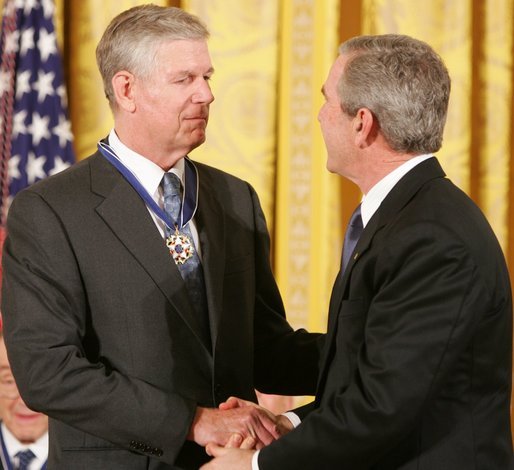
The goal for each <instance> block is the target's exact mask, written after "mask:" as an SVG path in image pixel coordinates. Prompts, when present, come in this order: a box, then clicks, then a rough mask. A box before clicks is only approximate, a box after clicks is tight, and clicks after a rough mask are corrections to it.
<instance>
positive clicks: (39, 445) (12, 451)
mask: <svg viewBox="0 0 514 470" xmlns="http://www.w3.org/2000/svg"><path fill="white" fill-rule="evenodd" d="M1 427H2V434H3V436H4V442H5V448H6V449H7V453H8V454H9V458H10V459H11V461H12V459H13V457H14V456H15V455H16V454H17V453H18V452H20V451H21V450H27V449H30V450H31V451H32V452H34V455H35V456H36V458H37V459H38V460H39V461H40V462H42V463H44V462H46V460H47V458H48V433H47V432H46V433H45V434H43V435H42V436H41V437H40V438H39V439H38V440H37V441H35V442H32V443H31V444H29V445H27V444H22V443H21V442H20V441H18V439H16V437H14V435H13V434H12V433H11V431H9V429H7V427H6V425H5V423H2V424H1Z"/></svg>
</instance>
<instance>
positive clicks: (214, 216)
mask: <svg viewBox="0 0 514 470" xmlns="http://www.w3.org/2000/svg"><path fill="white" fill-rule="evenodd" d="M197 167H198V173H199V184H200V187H199V195H198V201H199V202H198V211H197V214H196V216H195V221H196V227H197V229H198V237H199V239H200V246H201V247H202V266H203V272H204V278H205V289H206V294H207V302H208V307H209V324H210V328H211V338H212V345H213V350H214V347H215V345H216V339H217V336H218V331H219V322H220V319H221V314H222V311H221V309H222V293H223V279H224V276H223V273H224V272H225V257H226V256H225V223H224V222H225V220H224V218H223V211H222V209H221V206H220V204H219V202H218V200H217V199H216V193H217V192H218V191H219V190H220V188H215V187H213V186H212V185H211V184H209V182H208V180H207V178H203V177H202V175H203V174H204V172H203V169H202V167H201V166H199V165H198V166H197Z"/></svg>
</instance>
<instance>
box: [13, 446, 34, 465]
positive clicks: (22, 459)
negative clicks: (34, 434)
mask: <svg viewBox="0 0 514 470" xmlns="http://www.w3.org/2000/svg"><path fill="white" fill-rule="evenodd" d="M15 457H17V458H18V466H17V467H16V469H17V470H27V469H28V468H29V465H30V462H32V461H33V460H34V459H35V458H36V456H35V455H34V452H32V451H31V450H30V449H27V450H22V451H20V452H18V453H17V454H16V455H15Z"/></svg>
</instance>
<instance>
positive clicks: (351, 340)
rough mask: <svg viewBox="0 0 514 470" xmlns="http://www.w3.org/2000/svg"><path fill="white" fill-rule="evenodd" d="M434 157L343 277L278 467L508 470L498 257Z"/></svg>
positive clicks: (415, 173)
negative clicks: (309, 402) (304, 402)
mask: <svg viewBox="0 0 514 470" xmlns="http://www.w3.org/2000/svg"><path fill="white" fill-rule="evenodd" d="M444 176H445V175H444V173H443V170H442V169H441V167H440V166H439V164H438V162H437V160H436V159H429V160H427V161H425V162H423V163H421V164H420V165H418V166H417V167H415V168H414V169H413V170H411V171H410V172H409V173H408V174H407V175H405V176H404V177H403V178H402V179H401V180H400V181H399V183H398V184H397V185H396V186H395V187H394V188H393V190H392V191H391V192H390V193H389V194H388V196H387V197H386V198H385V200H384V201H383V203H382V205H381V206H380V208H379V209H378V211H377V212H376V213H375V215H374V216H373V217H372V219H371V220H370V222H369V224H368V225H367V226H366V228H365V230H364V232H363V234H362V236H361V238H360V240H359V242H358V244H357V247H356V249H355V252H354V257H353V258H354V259H352V260H351V261H350V264H349V265H348V268H347V271H346V272H345V274H344V275H341V274H339V276H338V277H337V279H336V282H335V285H334V289H333V292H332V298H331V303H330V312H329V324H328V331H329V332H328V337H327V343H326V347H325V352H324V359H323V360H322V362H323V365H322V372H321V375H320V379H319V384H318V391H317V395H316V402H315V404H314V406H311V407H310V409H309V410H305V409H304V410H299V412H300V414H302V415H305V412H306V411H310V413H308V415H307V416H306V417H305V419H304V420H303V421H302V424H301V425H300V426H299V427H298V428H297V429H296V430H295V431H294V432H292V433H290V434H289V435H287V436H286V437H284V438H283V439H280V440H279V441H278V442H276V443H273V444H272V445H271V446H269V447H268V448H265V449H263V450H262V451H261V454H260V455H259V465H260V469H261V470H268V469H280V470H287V469H296V468H301V469H316V470H318V469H349V470H350V469H351V470H360V469H376V470H392V469H395V470H396V469H402V470H479V469H480V470H485V469H491V470H492V469H495V470H500V469H510V468H511V465H512V441H511V433H510V424H509V401H510V389H511V347H512V318H511V317H512V304H511V292H510V284H509V276H508V273H507V268H506V265H505V261H504V257H503V254H502V251H501V249H500V247H499V245H498V242H497V240H496V238H495V236H494V234H493V232H492V230H491V228H490V226H489V224H488V223H487V221H486V220H485V218H484V217H483V215H482V213H481V212H480V210H479V209H478V208H477V207H476V206H475V204H473V202H472V201H471V200H470V199H469V198H468V197H467V196H466V195H465V194H464V193H463V192H461V191H460V190H459V189H458V188H457V187H455V186H454V185H453V184H452V183H451V182H450V181H449V180H448V179H446V178H444Z"/></svg>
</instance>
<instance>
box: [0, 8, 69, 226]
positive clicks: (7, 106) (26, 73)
mask: <svg viewBox="0 0 514 470" xmlns="http://www.w3.org/2000/svg"><path fill="white" fill-rule="evenodd" d="M54 12H55V5H54V2H53V0H6V2H5V7H4V12H3V17H2V34H1V39H0V51H1V64H0V152H1V155H0V156H1V160H0V177H1V181H0V184H1V196H2V201H1V202H2V206H1V207H2V211H1V215H0V229H1V228H2V227H3V226H4V224H5V215H6V212H7V209H8V207H9V205H10V201H11V200H12V197H14V196H15V195H16V193H17V192H18V191H20V190H21V189H23V188H24V187H26V186H28V185H30V184H32V183H34V182H36V181H38V180H40V179H43V178H45V177H46V176H49V175H53V174H55V173H58V172H59V171H61V170H63V169H65V168H67V167H69V166H70V165H71V164H72V163H73V162H74V161H75V155H74V151H73V147H72V140H73V136H72V132H71V126H70V122H69V119H68V115H67V99H66V90H65V87H64V81H63V73H62V63H61V58H60V55H59V51H58V49H57V41H56V35H55V28H54V24H53V17H54Z"/></svg>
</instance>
